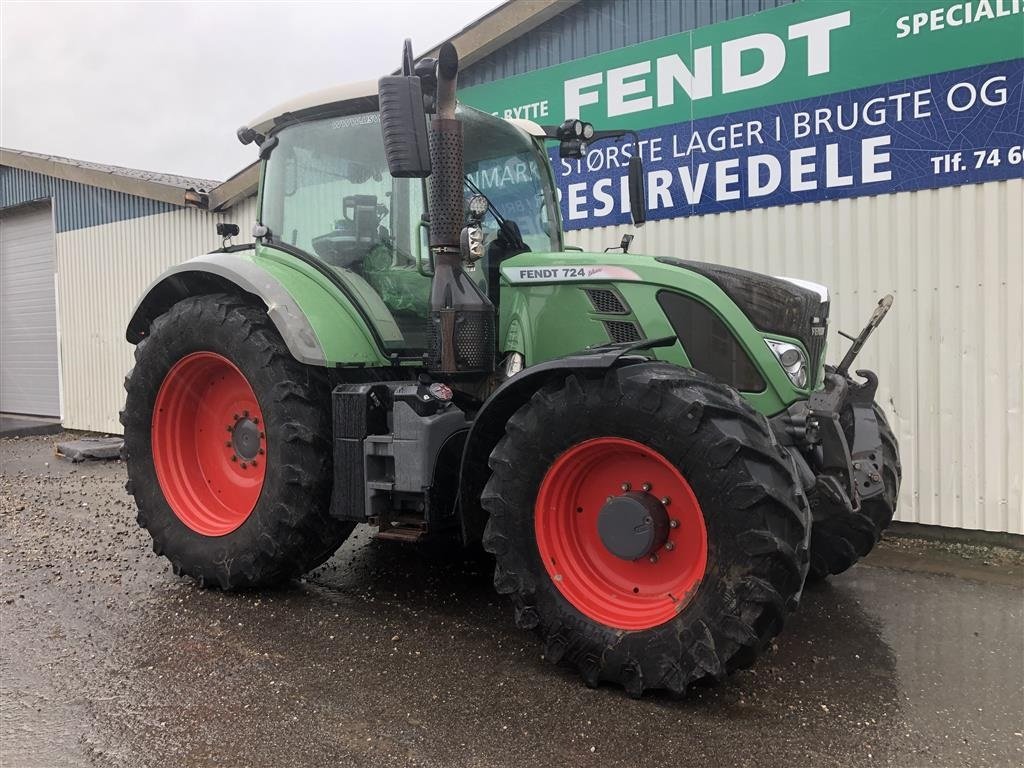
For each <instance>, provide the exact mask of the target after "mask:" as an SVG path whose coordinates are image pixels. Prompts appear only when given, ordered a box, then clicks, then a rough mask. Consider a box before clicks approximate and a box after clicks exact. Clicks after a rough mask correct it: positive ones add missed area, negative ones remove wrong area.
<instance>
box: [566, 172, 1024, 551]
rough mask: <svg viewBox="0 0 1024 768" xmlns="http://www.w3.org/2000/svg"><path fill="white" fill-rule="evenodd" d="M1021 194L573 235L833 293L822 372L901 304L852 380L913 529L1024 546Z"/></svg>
mask: <svg viewBox="0 0 1024 768" xmlns="http://www.w3.org/2000/svg"><path fill="white" fill-rule="evenodd" d="M1022 211H1024V181H1021V180H1013V181H1005V182H993V183H990V184H983V185H966V186H961V187H947V188H943V189H936V190H925V191H919V192H905V193H900V194H895V195H879V196H875V197H859V198H854V199H849V200H837V201H830V202H821V203H812V204H807V205H793V206H786V207H782V208H768V209H759V210H752V211H738V212H735V213H724V214H718V215H711V216H700V217H693V218H685V219H672V220H668V221H656V222H650V223H648V224H646V225H644V226H643V227H642V228H639V229H634V228H633V227H629V226H621V227H604V228H600V229H589V230H580V231H576V232H570V233H567V239H568V241H569V242H570V243H571V244H573V245H579V246H582V247H583V248H585V249H587V250H601V249H603V248H604V247H606V246H609V245H615V244H617V243H618V242H619V240H620V238H621V236H622V234H623V233H624V232H634V233H635V234H636V238H637V239H636V240H635V242H634V244H633V251H635V252H636V253H644V254H652V255H673V256H682V257H684V258H688V259H695V260H700V261H714V262H717V263H720V264H728V265H733V266H737V267H744V268H747V269H752V270H756V271H758V272H765V273H768V274H772V275H784V276H789V277H803V278H807V279H809V280H814V281H816V282H820V283H823V284H825V285H827V286H829V288H830V289H831V291H832V313H831V320H830V323H831V330H830V335H829V349H830V350H832V351H831V353H830V354H829V358H830V359H831V360H832V361H836V360H838V358H839V357H840V356H841V355H840V350H843V351H845V349H846V346H847V344H848V342H846V341H843V340H841V339H840V338H839V336H838V334H837V333H836V329H838V328H842V329H843V330H845V331H847V332H855V331H857V330H859V329H860V327H861V326H862V325H863V323H864V322H865V320H866V319H867V317H868V315H870V313H871V310H872V308H873V307H874V304H875V302H876V301H877V299H878V298H879V297H881V296H882V295H884V294H885V293H893V294H894V295H895V297H896V302H895V304H894V306H893V309H892V311H891V312H890V313H889V316H888V317H887V318H886V320H885V322H884V323H883V325H882V326H881V328H880V329H879V330H878V331H876V335H875V336H874V337H873V338H872V340H871V341H869V342H868V344H867V346H866V347H865V349H864V351H863V352H862V353H861V357H860V358H858V363H859V364H860V367H865V368H869V369H872V370H874V371H877V372H878V374H879V376H880V388H879V399H880V400H881V402H882V403H883V404H884V407H885V409H886V411H887V413H888V415H889V417H890V421H891V422H892V423H893V426H894V427H895V429H896V432H897V434H898V436H899V439H900V446H901V454H902V457H903V472H904V476H903V482H904V485H903V489H902V492H901V494H900V503H899V510H898V513H897V518H898V519H900V520H905V521H908V522H917V523H927V524H932V525H944V526H953V527H957V528H974V529H983V530H989V531H1009V532H1012V533H1024V490H1022V476H1024V403H1022V400H1024V374H1022V371H1024V351H1022V350H1024V341H1022V340H1024V267H1022V262H1024V245H1022V243H1024V216H1022V215H1021V212H1022Z"/></svg>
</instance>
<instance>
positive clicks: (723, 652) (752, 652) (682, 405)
mask: <svg viewBox="0 0 1024 768" xmlns="http://www.w3.org/2000/svg"><path fill="white" fill-rule="evenodd" d="M602 444H605V445H608V446H611V448H612V452H611V453H610V454H608V455H602V454H596V458H594V461H596V462H597V463H596V464H594V463H591V464H589V465H588V464H587V463H586V462H583V463H582V464H577V465H576V466H577V469H576V470H573V472H575V473H576V474H570V475H565V476H564V477H558V476H556V477H555V479H554V480H553V479H552V473H561V472H563V471H566V470H565V469H564V468H565V467H571V466H573V465H574V461H575V460H574V456H575V455H576V454H578V453H580V452H581V451H582V452H586V451H588V450H590V449H591V448H593V447H594V446H601V445H602ZM616 445H620V446H623V447H622V450H623V451H626V453H624V454H621V455H622V456H624V457H626V458H623V459H622V460H621V463H620V464H619V465H618V466H621V467H622V471H618V469H617V467H616V462H617V461H620V460H619V459H618V458H616V456H618V455H619V454H617V453H616V452H615V451H618V450H619V448H616V447H615V446H616ZM630 445H632V446H633V448H632V450H631V449H630ZM644 462H646V464H645V463H644ZM490 466H491V469H492V470H493V474H492V475H491V478H490V480H489V481H488V483H487V486H486V488H485V491H484V494H483V497H482V503H483V506H484V507H485V508H486V510H487V511H488V512H489V513H490V517H489V519H488V522H487V526H486V530H485V533H484V539H483V545H484V548H485V549H486V550H487V551H489V552H491V553H492V554H493V555H494V556H495V558H496V561H497V562H496V567H495V573H494V584H495V587H496V589H497V591H498V592H500V593H505V594H508V595H510V597H511V598H512V602H513V604H514V607H515V618H516V623H517V624H518V625H519V626H520V627H521V628H524V629H536V630H537V631H538V632H539V634H540V635H541V637H542V639H543V641H544V655H545V657H546V658H547V659H549V660H550V661H552V662H556V663H557V662H559V661H560V660H565V661H567V662H568V663H570V664H572V665H573V666H575V667H576V668H577V669H578V670H579V672H580V674H581V676H582V677H583V680H584V681H585V682H586V683H587V684H588V685H591V686H596V685H598V684H599V683H600V682H601V681H607V682H611V683H615V684H618V685H622V686H623V687H624V688H625V689H626V691H627V692H628V693H629V694H630V695H632V696H639V695H641V694H642V692H643V691H644V690H648V689H656V688H662V689H668V690H669V691H671V692H673V693H675V694H678V695H682V694H683V693H685V691H686V690H687V688H688V686H690V685H692V684H693V683H695V682H697V681H698V680H703V679H709V678H710V679H714V680H718V679H721V678H722V677H724V676H725V675H726V674H728V673H730V672H732V671H733V670H735V669H738V668H742V667H746V666H749V665H750V664H751V663H753V661H754V658H755V657H756V655H757V654H758V653H759V652H760V651H761V650H762V649H763V648H764V647H765V646H766V645H767V644H768V643H769V642H770V640H771V638H773V637H774V636H775V635H776V634H778V633H779V631H780V630H781V629H782V626H783V620H784V617H785V615H786V613H787V611H791V610H793V609H795V607H796V605H797V603H798V600H799V596H800V593H801V590H802V587H803V582H804V578H805V576H806V573H807V562H808V537H809V527H810V512H809V508H808V506H807V502H806V498H805V497H804V496H803V495H802V490H801V489H800V486H799V483H798V482H797V481H796V475H795V469H794V465H793V462H792V459H791V458H790V457H789V456H788V454H787V452H786V450H785V449H783V448H781V447H780V446H778V445H777V444H776V442H775V440H774V437H773V435H772V433H771V430H770V428H769V426H768V424H767V422H766V421H765V419H764V418H763V417H762V416H761V415H759V414H758V413H756V412H755V411H754V410H753V409H752V408H751V407H750V406H749V405H748V404H747V403H746V402H745V401H744V400H743V399H742V398H741V397H740V396H739V394H738V393H737V392H736V391H735V390H733V389H731V388H729V387H726V386H724V385H721V384H718V383H716V382H714V381H712V380H711V379H709V378H708V377H706V376H704V375H703V374H700V373H697V372H694V371H691V370H688V369H683V368H679V367H677V366H672V365H667V364H663V363H645V364H638V365H631V366H627V367H623V368H618V369H613V370H610V371H608V372H607V373H606V374H605V375H604V378H603V379H600V378H584V377H583V376H581V375H577V374H570V375H568V376H567V377H566V378H565V379H564V380H559V381H556V382H553V383H550V384H549V385H546V386H545V387H543V388H542V389H541V390H539V391H538V392H537V393H536V394H534V396H533V397H532V399H531V400H530V401H529V402H528V403H527V404H526V405H524V406H523V407H521V408H520V409H519V410H518V411H517V412H516V413H515V415H514V416H513V417H512V418H511V419H510V420H509V422H508V424H507V429H506V435H505V437H503V438H502V440H501V441H500V442H499V443H498V445H497V446H496V447H495V449H494V451H493V452H492V453H491V458H490ZM587 466H590V467H591V470H588V469H587V468H586V467H587ZM645 466H646V467H647V469H645V468H644V467H645ZM581 467H582V468H581ZM627 467H632V468H631V469H627ZM635 467H640V468H639V469H636V468H635ZM609 470H613V471H609ZM662 470H665V471H667V472H669V474H670V475H671V473H673V472H675V473H677V475H678V477H679V480H677V481H676V487H677V491H676V492H677V494H678V493H679V490H678V489H679V488H688V489H692V495H693V497H694V499H695V501H696V507H695V509H696V510H697V514H698V517H697V518H696V519H694V518H692V517H690V518H689V520H687V517H686V514H688V513H686V514H684V513H683V512H682V511H681V508H686V509H690V510H691V511H692V509H694V507H692V506H690V507H686V506H685V505H684V504H683V502H684V500H683V499H682V498H679V499H672V500H670V504H669V505H668V506H667V507H666V511H668V513H669V515H670V516H671V517H672V518H673V520H674V521H675V522H677V523H680V524H679V525H678V526H676V527H674V528H673V530H672V531H670V533H669V534H668V535H669V537H670V538H669V540H670V541H674V542H676V543H675V545H674V547H673V548H670V549H669V551H667V552H666V551H665V548H664V546H663V547H662V549H660V550H658V553H659V554H660V557H659V558H656V559H655V560H654V561H651V560H650V557H649V556H648V555H646V554H645V555H643V556H642V557H640V558H638V559H636V560H627V559H623V558H621V556H620V559H619V562H620V564H619V565H615V563H616V561H615V559H614V558H613V557H611V558H610V557H609V555H608V550H599V549H598V547H597V545H596V544H594V543H593V542H594V541H595V539H594V536H595V534H594V532H593V528H594V526H596V525H597V522H596V520H597V518H596V514H597V513H596V511H595V510H594V509H593V506H594V499H595V494H596V498H597V499H598V502H600V501H602V500H604V498H605V497H604V494H606V493H607V494H608V496H609V497H611V496H615V495H618V494H620V493H622V491H621V487H622V486H621V484H622V483H623V482H624V481H627V480H628V481H630V488H631V489H635V490H638V489H639V487H641V483H643V482H645V481H646V480H648V479H650V478H649V476H650V475H654V474H656V473H658V472H661V471H662ZM580 472H582V473H583V474H579V473H580ZM588 472H589V474H588ZM627 474H636V475H637V477H626V476H625V475H627ZM620 475H623V476H620ZM661 477H662V479H659V480H656V481H655V482H654V483H653V487H652V489H651V492H652V494H653V496H654V498H655V499H657V498H658V490H659V487H658V486H659V483H664V482H666V478H668V477H669V475H662V476H661ZM563 481H564V482H563ZM679 481H681V482H682V485H679ZM667 482H668V483H669V485H671V481H670V480H668V481H667ZM552 484H554V485H552ZM552 487H555V488H557V489H566V488H567V489H569V490H567V491H564V492H563V490H559V492H558V493H555V494H554V495H552V493H551V492H550V489H551V488H552ZM663 487H664V486H663ZM573 489H575V490H573ZM645 490H646V489H645ZM574 493H577V494H578V495H577V496H575V497H574V496H573V494H574ZM566 494H568V495H566ZM645 503H646V502H645ZM588 506H589V507H591V508H590V509H586V508H585V507H588ZM538 521H540V523H541V524H542V527H540V528H538ZM559 531H561V533H559ZM566 531H568V533H566ZM573 531H576V532H577V533H573ZM701 535H706V539H705V542H706V543H705V544H704V553H703V557H704V560H703V561H702V560H700V559H699V558H700V553H699V548H697V547H693V548H691V550H690V552H691V554H690V556H689V557H690V559H689V560H679V559H675V560H674V559H673V558H679V557H680V556H681V554H682V553H683V552H684V551H686V547H687V545H688V542H692V541H693V540H694V538H699V537H700V536H701ZM552 537H554V538H555V539H556V540H559V537H561V543H562V544H564V545H565V546H563V547H562V549H560V550H559V551H560V552H562V553H567V557H568V560H569V562H564V561H563V562H557V559H556V558H554V557H552V554H551V553H552V551H553V550H552V548H551V543H550V539H551V538H552ZM574 537H575V538H574ZM673 537H674V538H673ZM574 553H585V554H584V555H578V554H574ZM560 556H562V555H560ZM545 558H546V560H547V561H545ZM694 558H697V559H694ZM577 560H579V562H577ZM609 563H611V565H609ZM694 563H696V564H698V566H699V573H697V578H696V580H694V579H692V578H684V579H683V580H682V582H681V584H682V588H683V589H686V590H687V591H686V592H685V593H683V594H679V595H675V594H673V593H672V592H671V591H670V590H669V589H668V588H665V587H664V586H663V588H662V589H661V591H660V592H659V591H658V590H657V589H656V588H655V587H656V586H657V585H659V584H662V585H672V586H673V587H674V586H675V584H676V580H677V576H678V573H677V570H678V572H679V573H681V572H682V571H683V570H685V569H687V568H689V567H690V566H692V565H693V564H694ZM704 563H706V565H705V564H704ZM609 568H610V576H609V577H608V579H607V585H606V586H605V588H604V591H602V589H601V588H598V589H594V588H593V585H594V584H599V582H595V581H594V579H595V578H599V577H598V576H594V575H593V574H600V573H604V572H605V571H607V570H608V569H609ZM659 568H661V569H667V570H662V571H658V570H656V569H659ZM587 574H590V575H587ZM620 576H624V577H626V578H635V579H638V580H637V581H636V582H631V581H627V582H625V584H626V586H625V587H624V588H620V586H621V585H618V584H617V582H616V580H617V579H619V577H620ZM662 577H663V578H664V581H663V582H661V581H659V579H661V578H662ZM641 580H642V581H641ZM631 583H636V584H637V585H638V586H639V587H643V589H641V590H639V591H638V589H632V590H631V589H629V587H628V585H629V584H631ZM574 584H575V587H574V586H573V585H574ZM580 585H583V586H580ZM588 585H589V586H588ZM648 587H650V588H651V594H650V596H645V592H646V591H647V590H648ZM631 593H633V594H631ZM633 595H635V599H636V603H635V604H631V603H630V599H631V597H633ZM666 597H667V598H671V599H673V602H675V605H674V606H670V609H669V611H668V616H667V617H666V616H664V614H663V611H662V610H661V609H660V608H658V606H657V603H656V598H662V599H664V598H666ZM602 601H603V602H602ZM648 608H649V609H648Z"/></svg>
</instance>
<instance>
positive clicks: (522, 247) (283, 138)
mask: <svg viewBox="0 0 1024 768" xmlns="http://www.w3.org/2000/svg"><path fill="white" fill-rule="evenodd" d="M360 109H366V103H365V99H364V98H357V99H349V100H347V101H344V102H340V103H338V104H336V105H335V106H334V108H333V109H331V110H330V112H331V113H330V114H327V115H325V114H324V112H325V107H323V106H322V105H320V106H318V107H317V108H316V109H315V111H314V114H312V115H310V116H308V117H302V116H301V112H300V114H299V115H296V114H295V113H294V112H289V113H287V114H286V115H284V116H281V115H278V116H277V118H276V120H272V121H271V125H270V127H269V128H267V127H264V130H266V131H267V134H261V135H260V138H259V139H258V140H259V141H260V143H261V147H262V150H261V155H262V157H263V161H264V171H263V174H262V188H261V193H260V206H259V210H260V213H259V225H260V230H259V231H260V232H261V233H262V235H261V238H260V246H261V248H267V249H273V248H277V249H284V250H285V251H287V252H289V253H297V252H301V254H302V255H303V256H304V257H305V258H307V259H309V260H315V261H316V262H317V263H318V265H320V266H321V267H322V268H323V269H326V270H329V271H330V272H331V273H332V274H333V275H335V276H336V277H337V278H338V279H339V280H340V281H341V282H343V283H344V284H345V285H346V286H347V287H348V288H349V289H350V290H351V292H352V294H353V295H354V297H355V298H356V301H358V302H359V303H360V304H361V305H362V308H363V310H364V311H366V312H367V313H368V314H369V316H370V317H371V318H372V319H373V321H374V324H375V326H376V330H377V332H378V333H379V335H380V337H381V338H382V339H383V341H384V342H385V345H386V348H387V351H388V352H392V351H399V352H400V353H401V354H402V356H404V357H409V356H414V355H416V354H418V353H422V352H425V351H426V350H427V337H426V334H427V330H428V327H427V316H428V310H429V300H430V292H431V279H432V275H433V260H432V256H431V253H430V249H429V231H430V210H429V205H428V185H427V181H426V180H425V179H422V178H408V177H406V178H402V177H395V176H392V175H391V173H390V172H389V168H388V163H387V159H386V157H385V150H384V143H383V140H382V134H381V123H380V115H379V113H378V112H376V111H354V110H360ZM456 114H457V119H458V120H459V121H460V122H461V124H462V126H463V130H464V173H465V183H464V185H463V188H462V192H461V195H462V201H463V206H464V207H465V208H466V209H467V210H468V205H469V201H470V200H471V199H473V198H474V197H477V198H479V197H480V196H482V197H484V198H485V203H484V207H483V209H482V213H481V214H480V215H479V216H478V218H477V220H476V226H477V229H478V230H479V238H480V246H481V254H482V258H481V259H480V260H479V263H477V262H473V263H471V264H467V274H468V276H469V277H470V279H472V280H473V281H474V282H476V283H477V284H478V286H479V288H480V290H481V292H482V293H483V294H484V295H486V296H489V297H490V298H491V300H492V302H493V303H494V304H497V303H498V298H497V295H496V294H497V291H498V279H497V266H498V264H499V263H500V262H501V261H502V260H503V259H504V258H507V257H508V256H510V255H513V254H514V253H518V252H538V253H552V252H559V251H561V250H562V248H563V245H562V230H561V221H560V216H559V209H558V204H557V200H556V197H555V185H554V180H553V178H552V173H551V167H550V164H549V162H548V159H547V156H546V155H545V153H544V148H543V144H542V143H540V142H538V141H536V140H535V139H534V137H532V136H531V135H530V134H529V133H528V132H526V131H524V130H523V129H522V128H520V127H518V126H516V125H513V124H511V123H510V122H507V121H504V120H500V119H498V118H495V117H492V116H491V115H488V114H486V113H483V112H480V111H478V110H475V109H472V108H470V107H466V106H463V105H460V106H459V107H458V109H457V111H456ZM255 124H256V125H261V122H260V121H256V122H255ZM502 222H506V229H511V230H514V231H515V233H516V234H517V237H516V238H515V239H514V240H513V241H510V240H509V239H508V238H502V237H501V229H502V228H501V223H502Z"/></svg>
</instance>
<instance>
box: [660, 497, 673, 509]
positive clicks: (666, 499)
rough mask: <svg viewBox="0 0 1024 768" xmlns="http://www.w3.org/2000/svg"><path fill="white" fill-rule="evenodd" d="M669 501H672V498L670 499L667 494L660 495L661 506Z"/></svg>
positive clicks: (669, 502) (665, 505) (664, 505)
mask: <svg viewBox="0 0 1024 768" xmlns="http://www.w3.org/2000/svg"><path fill="white" fill-rule="evenodd" d="M671 503H672V499H670V498H669V497H668V496H662V497H661V505H662V506H663V507H667V506H668V505H669V504H671Z"/></svg>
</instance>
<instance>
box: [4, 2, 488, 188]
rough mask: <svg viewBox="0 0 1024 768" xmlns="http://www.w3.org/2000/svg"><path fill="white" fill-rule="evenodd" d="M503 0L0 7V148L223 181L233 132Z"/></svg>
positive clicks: (232, 157)
mask: <svg viewBox="0 0 1024 768" xmlns="http://www.w3.org/2000/svg"><path fill="white" fill-rule="evenodd" d="M500 4H501V2H500V0H421V1H420V2H416V1H415V0H366V1H364V0H344V1H340V2H319V3H300V2H292V3H278V2H202V3H191V2H133V3H89V2H73V3H63V2H22V3H16V2H10V0H0V51H2V54H0V56H2V61H0V145H3V146H4V147H9V148H14V149H26V150H31V151H33V152H43V153H46V154H52V155H63V156H65V157H74V158H79V159H82V160H91V161H94V162H100V163H113V164H115V165H125V166H129V167H133V168H143V169H146V170H153V171H164V172H168V173H180V174H183V175H187V176H197V177H202V178H212V179H220V180H223V179H226V178H227V177H228V176H230V175H232V174H233V173H235V172H236V171H238V170H239V169H241V168H242V167H243V166H245V165H246V164H248V163H249V162H251V161H252V160H254V159H255V149H254V148H253V146H252V145H250V146H248V147H243V146H242V145H241V144H239V143H238V140H237V139H235V135H234V134H235V129H236V128H238V126H240V125H242V124H243V123H245V122H247V121H248V120H250V119H251V118H253V117H255V116H257V115H258V114H260V113H262V112H263V111H265V110H267V109H269V108H271V107H273V106H275V105H276V104H278V103H280V102H283V101H285V100H287V99H290V98H292V97H294V96H298V95H299V94H302V93H305V92H306V91H313V90H317V89H319V88H323V87H325V86H329V85H334V84H337V83H344V82H349V81H358V80H366V79H368V78H374V77H378V76H379V75H382V74H384V73H386V72H388V71H390V70H392V69H394V68H396V67H397V66H398V65H399V62H400V57H401V44H402V40H403V39H404V38H405V37H411V38H412V40H413V47H414V49H415V50H416V52H417V53H419V52H422V51H426V50H428V49H429V48H431V47H433V46H434V45H435V44H436V43H438V42H440V41H441V40H443V39H445V38H447V37H449V36H450V35H452V34H453V33H455V32H457V31H458V30H460V29H461V28H462V27H464V26H465V25H466V24H468V23H470V22H471V21H473V20H475V19H477V18H479V17H480V16H482V15H484V14H485V13H487V12H488V11H490V10H491V9H493V8H495V7H497V6H498V5H500Z"/></svg>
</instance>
